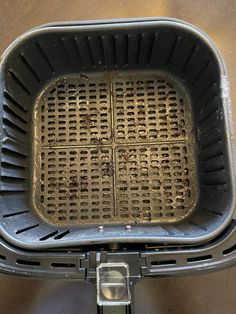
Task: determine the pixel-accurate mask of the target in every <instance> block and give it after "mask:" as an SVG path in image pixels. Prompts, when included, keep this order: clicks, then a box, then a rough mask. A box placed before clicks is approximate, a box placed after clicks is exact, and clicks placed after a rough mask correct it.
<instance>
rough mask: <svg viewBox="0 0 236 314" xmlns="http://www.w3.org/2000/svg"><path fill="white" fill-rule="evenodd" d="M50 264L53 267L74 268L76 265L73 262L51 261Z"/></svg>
mask: <svg viewBox="0 0 236 314" xmlns="http://www.w3.org/2000/svg"><path fill="white" fill-rule="evenodd" d="M51 266H52V267H55V268H75V267H76V265H75V264H73V263H52V264H51Z"/></svg>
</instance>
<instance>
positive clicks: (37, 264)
mask: <svg viewBox="0 0 236 314" xmlns="http://www.w3.org/2000/svg"><path fill="white" fill-rule="evenodd" d="M16 263H17V264H19V265H25V266H40V262H35V261H28V260H27V261H26V260H22V259H18V260H16Z"/></svg>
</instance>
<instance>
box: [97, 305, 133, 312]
mask: <svg viewBox="0 0 236 314" xmlns="http://www.w3.org/2000/svg"><path fill="white" fill-rule="evenodd" d="M133 313H134V311H133V306H132V305H123V306H105V307H104V306H98V307H97V314H133Z"/></svg>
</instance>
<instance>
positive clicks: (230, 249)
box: [223, 244, 236, 255]
mask: <svg viewBox="0 0 236 314" xmlns="http://www.w3.org/2000/svg"><path fill="white" fill-rule="evenodd" d="M235 250H236V244H234V245H233V246H231V247H230V248H228V249H226V250H224V251H223V254H224V255H228V254H230V253H233V252H234V251H235Z"/></svg>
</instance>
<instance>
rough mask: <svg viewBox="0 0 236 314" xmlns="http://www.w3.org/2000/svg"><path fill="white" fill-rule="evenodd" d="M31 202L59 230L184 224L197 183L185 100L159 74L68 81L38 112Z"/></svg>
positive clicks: (47, 95)
mask: <svg viewBox="0 0 236 314" xmlns="http://www.w3.org/2000/svg"><path fill="white" fill-rule="evenodd" d="M35 123H36V128H35V139H36V140H35V147H34V155H35V163H36V164H37V165H38V166H37V167H35V169H36V170H35V173H34V180H33V181H34V187H33V200H35V202H34V204H35V209H36V210H37V211H38V213H39V214H40V215H41V216H43V217H44V218H46V219H47V220H49V221H50V222H52V223H54V224H58V225H68V224H87V223H88V224H91V223H134V222H139V223H145V222H149V223H150V222H173V221H177V220H181V219H182V218H183V217H185V216H186V215H187V214H188V213H189V212H190V211H191V210H192V209H193V207H194V205H195V202H196V195H197V179H196V169H195V164H194V141H193V138H192V137H193V136H192V131H191V130H192V128H193V126H192V120H191V111H190V103H189V101H188V99H187V97H186V96H185V94H184V90H183V89H182V88H180V87H179V86H178V85H177V84H176V83H175V82H173V81H172V80H171V79H169V78H165V77H163V76H154V75H153V76H151V75H149V76H144V75H139V76H135V75H134V76H130V75H129V76H120V77H118V76H115V75H114V76H113V75H109V76H103V77H99V78H98V77H96V78H94V77H92V76H91V77H87V76H86V77H85V76H84V77H81V76H78V77H66V78H64V79H60V80H58V81H57V82H55V83H54V84H52V85H51V86H49V87H48V88H47V89H46V90H45V91H44V92H43V93H42V95H41V96H40V97H39V99H38V101H37V105H36V108H35Z"/></svg>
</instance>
